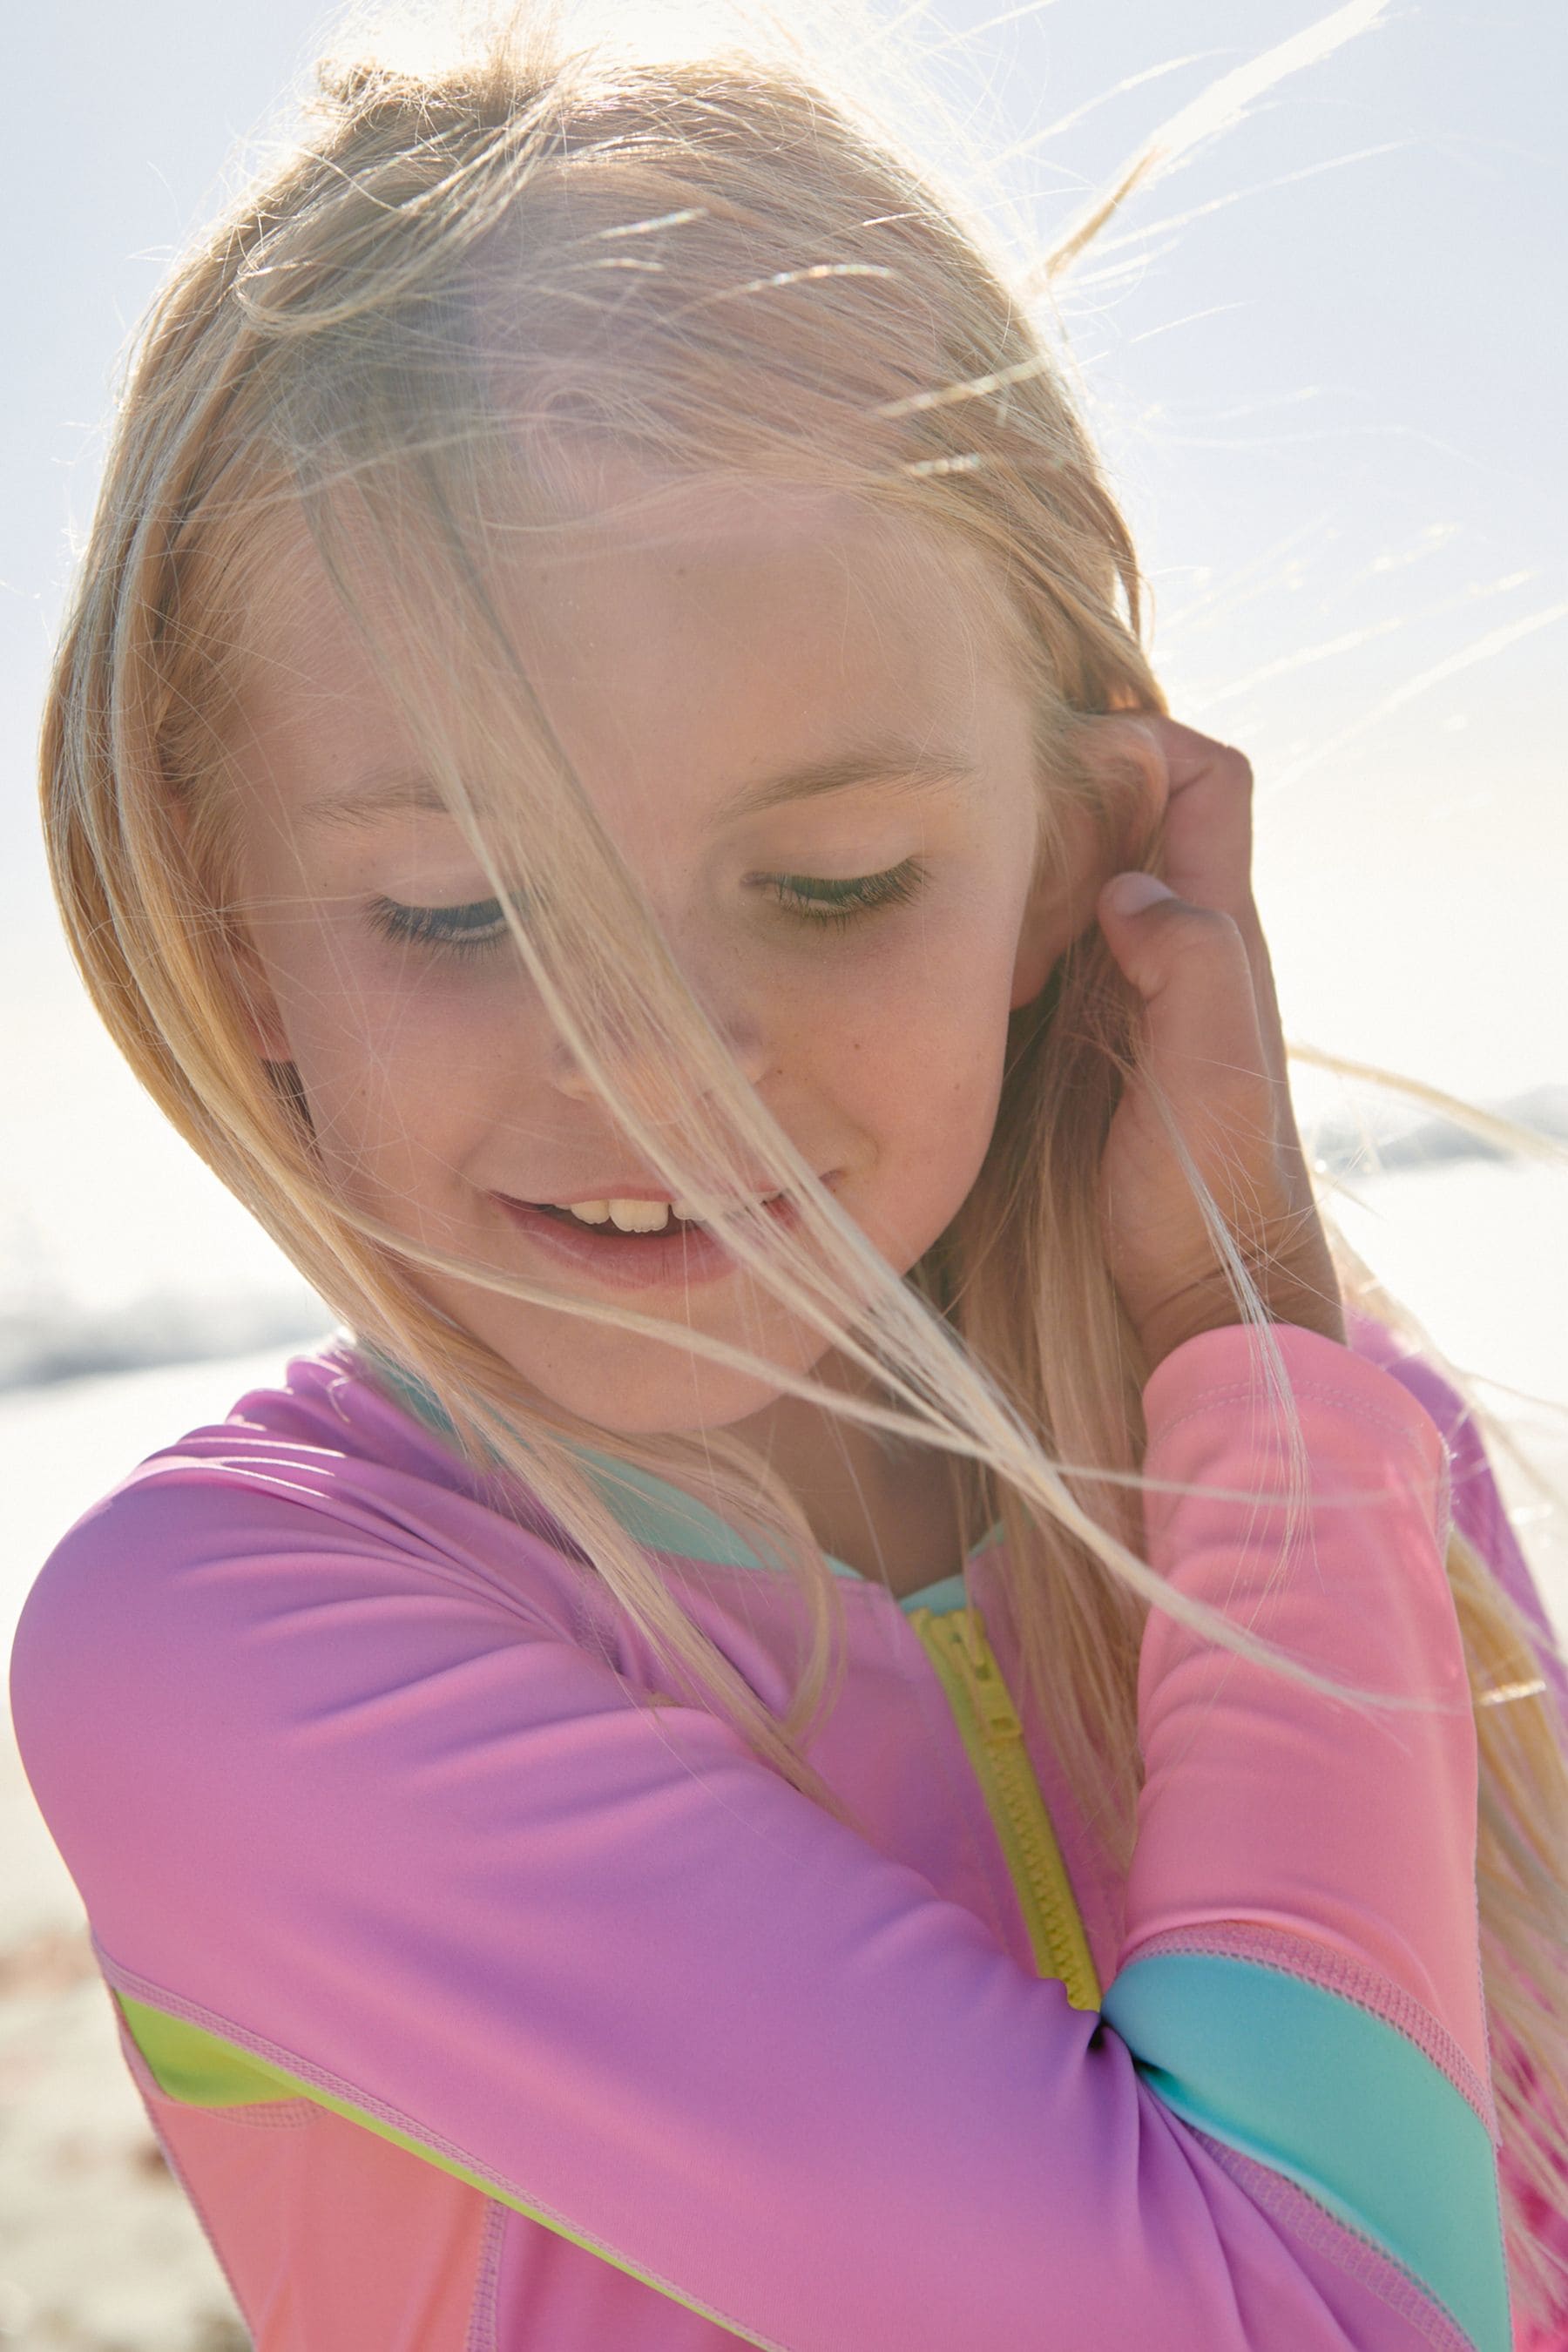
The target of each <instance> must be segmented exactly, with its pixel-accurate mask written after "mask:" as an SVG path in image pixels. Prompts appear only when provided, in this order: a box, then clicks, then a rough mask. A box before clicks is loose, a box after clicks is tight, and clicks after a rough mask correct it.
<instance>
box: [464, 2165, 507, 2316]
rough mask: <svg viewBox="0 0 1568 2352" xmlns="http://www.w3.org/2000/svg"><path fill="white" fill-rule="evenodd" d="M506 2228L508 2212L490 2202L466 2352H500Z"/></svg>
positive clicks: (488, 2202) (486, 2207)
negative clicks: (497, 2335) (499, 2328)
mask: <svg viewBox="0 0 1568 2352" xmlns="http://www.w3.org/2000/svg"><path fill="white" fill-rule="evenodd" d="M506 2224H507V2208H506V2207H505V2206H504V2205H498V2204H497V2203H496V2201H495V2200H494V2198H493V2197H492V2198H489V2199H488V2200H486V2206H485V2231H484V2237H483V2239H482V2240H481V2242H480V2245H479V2268H478V2271H477V2272H476V2273H475V2278H474V2302H473V2308H472V2310H471V2311H470V2313H469V2315H468V2336H467V2338H466V2339H465V2342H464V2346H463V2352H498V2346H497V2337H496V2329H497V2326H498V2325H499V2319H498V2307H497V2299H498V2296H499V2293H500V2252H501V2243H502V2241H503V2240H504V2238H505V2236H506Z"/></svg>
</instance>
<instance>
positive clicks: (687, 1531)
mask: <svg viewBox="0 0 1568 2352" xmlns="http://www.w3.org/2000/svg"><path fill="white" fill-rule="evenodd" d="M354 1346H355V1348H356V1349H358V1351H359V1353H360V1354H361V1355H362V1356H363V1357H364V1358H365V1359H366V1360H367V1361H368V1362H370V1363H373V1364H374V1367H375V1369H376V1370H377V1372H378V1373H379V1374H380V1375H381V1377H382V1378H383V1380H384V1381H385V1382H386V1384H387V1386H388V1387H389V1388H390V1389H392V1390H393V1391H394V1392H395V1394H396V1395H397V1397H398V1398H399V1399H400V1400H401V1402H403V1403H404V1404H405V1406H406V1407H407V1409H408V1411H409V1412H412V1413H413V1414H414V1415H415V1417H416V1420H419V1421H422V1422H424V1423H425V1424H426V1427H427V1428H430V1429H435V1430H437V1431H439V1432H440V1433H441V1434H442V1435H443V1436H450V1435H452V1434H453V1431H452V1424H451V1423H450V1421H449V1420H448V1419H447V1415H446V1414H445V1413H444V1412H442V1410H441V1408H440V1406H439V1405H438V1404H437V1402H436V1400H435V1398H434V1397H433V1396H432V1395H431V1393H430V1391H429V1390H428V1389H427V1388H426V1386H425V1384H424V1382H423V1381H416V1380H415V1379H414V1378H413V1377H412V1375H411V1374H409V1373H408V1372H405V1370H403V1367H402V1366H401V1365H400V1364H396V1363H394V1361H393V1360H392V1359H391V1357H390V1356H384V1355H383V1354H382V1352H381V1350H380V1349H379V1348H372V1347H368V1346H367V1345H366V1344H365V1342H364V1341H363V1339H356V1340H355V1341H354ZM574 1451H575V1452H576V1453H577V1454H579V1455H580V1457H581V1458H582V1459H583V1460H584V1462H587V1463H589V1464H591V1465H593V1466H594V1468H595V1474H596V1475H595V1485H596V1486H598V1489H599V1493H600V1496H602V1498H603V1500H604V1501H605V1503H606V1504H607V1505H608V1506H609V1508H610V1509H611V1510H612V1511H613V1512H614V1513H615V1515H616V1518H617V1519H618V1520H619V1521H620V1523H621V1525H622V1527H624V1528H625V1529H626V1533H627V1534H628V1535H629V1536H631V1537H632V1538H634V1539H635V1540H636V1541H637V1543H640V1544H644V1545H646V1546H647V1549H648V1550H649V1551H668V1552H674V1553H676V1554H678V1555H679V1558H681V1559H700V1560H703V1561H706V1562H707V1564H708V1565H709V1566H710V1567H712V1568H756V1569H769V1568H773V1567H775V1563H774V1562H773V1561H768V1560H762V1559H758V1557H757V1555H756V1553H755V1552H754V1551H753V1550H752V1548H751V1546H750V1545H749V1544H747V1543H746V1542H744V1541H743V1540H742V1537H741V1535H740V1534H739V1532H738V1530H737V1529H735V1528H732V1527H731V1525H730V1524H729V1522H728V1520H726V1519H721V1517H719V1514H718V1513H717V1511H710V1509H709V1508H708V1507H707V1506H706V1504H703V1503H700V1502H699V1501H698V1500H697V1498H696V1496H694V1495H689V1494H687V1493H686V1492H685V1490H684V1488H682V1487H679V1486H675V1485H673V1484H672V1483H671V1481H670V1480H669V1479H668V1478H660V1477H658V1476H656V1475H655V1474H654V1473H653V1472H652V1471H651V1470H643V1469H639V1468H637V1467H636V1466H635V1465H633V1464H631V1463H629V1462H621V1461H619V1460H617V1459H616V1455H614V1454H605V1453H602V1452H600V1451H599V1449H598V1448H597V1447H595V1446H591V1445H584V1446H578V1447H576V1448H574ZM1000 1533H1001V1529H1000V1528H992V1529H991V1532H990V1534H989V1535H987V1536H984V1537H983V1538H982V1539H981V1542H980V1543H978V1544H976V1546H975V1547H974V1549H975V1550H976V1551H979V1550H982V1549H984V1546H985V1545H986V1544H988V1543H991V1542H993V1541H994V1539H995V1538H996V1537H997V1536H998V1535H999V1534H1000ZM826 1557H827V1565H828V1567H829V1568H830V1569H831V1570H833V1572H834V1574H835V1575H836V1576H847V1577H851V1578H853V1579H854V1580H855V1581H856V1583H866V1582H868V1581H870V1580H869V1579H868V1578H865V1577H862V1575H861V1573H860V1570H858V1568H850V1567H848V1566H847V1564H846V1562H845V1561H843V1560H841V1559H834V1557H833V1555H832V1553H831V1552H829V1553H828V1554H827V1556H826ZM971 1557H972V1558H973V1554H972V1555H971ZM967 1597H968V1596H967V1595H966V1593H965V1591H964V1589H963V1576H962V1574H959V1575H953V1576H944V1577H943V1578H942V1580H941V1581H940V1582H939V1583H936V1584H928V1585H926V1586H925V1587H924V1589H923V1590H922V1591H920V1592H907V1593H905V1594H904V1596H903V1598H902V1600H901V1601H900V1603H899V1606H900V1608H901V1609H930V1610H931V1611H932V1612H934V1613H935V1614H936V1615H937V1616H939V1617H940V1616H945V1615H946V1613H947V1612H948V1611H949V1610H951V1609H962V1608H963V1606H964V1605H965V1601H966V1600H967Z"/></svg>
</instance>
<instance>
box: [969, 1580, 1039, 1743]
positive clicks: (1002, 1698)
mask: <svg viewBox="0 0 1568 2352" xmlns="http://www.w3.org/2000/svg"><path fill="white" fill-rule="evenodd" d="M954 1614H955V1615H963V1616H964V1617H967V1618H969V1619H970V1622H971V1624H972V1626H973V1647H972V1646H971V1644H970V1643H968V1642H966V1641H965V1640H964V1638H963V1633H961V1632H960V1631H959V1630H958V1628H957V1627H954V1629H953V1631H954V1636H955V1638H954V1641H953V1649H954V1651H955V1653H956V1654H957V1656H958V1658H959V1661H960V1663H961V1664H962V1666H963V1672H964V1676H965V1678H966V1680H967V1682H968V1684H969V1687H970V1690H971V1692H972V1693H973V1698H974V1705H975V1712H976V1713H977V1714H978V1716H979V1717H980V1721H981V1726H982V1728H983V1729H984V1733H985V1737H986V1738H987V1739H988V1740H991V1741H992V1742H995V1741H997V1740H1001V1739H1022V1738H1023V1736H1024V1727H1023V1725H1022V1724H1021V1723H1020V1722H1019V1720H1018V1716H1017V1710H1016V1708H1015V1706H1014V1705H1013V1701H1012V1698H1011V1696H1009V1694H1008V1690H1007V1685H1006V1684H1005V1682H1004V1681H1003V1679H1002V1676H1001V1675H1000V1673H999V1672H998V1670H997V1665H996V1661H995V1659H994V1657H993V1656H992V1654H991V1650H990V1646H989V1644H988V1643H987V1642H986V1639H985V1635H984V1632H983V1631H982V1629H981V1627H980V1625H979V1623H978V1622H976V1621H975V1619H974V1617H973V1612H971V1611H969V1610H963V1611H955V1612H954Z"/></svg>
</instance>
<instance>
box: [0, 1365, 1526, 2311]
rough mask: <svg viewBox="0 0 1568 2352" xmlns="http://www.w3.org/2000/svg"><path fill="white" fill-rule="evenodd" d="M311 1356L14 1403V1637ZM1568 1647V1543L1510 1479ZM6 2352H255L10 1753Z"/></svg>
mask: <svg viewBox="0 0 1568 2352" xmlns="http://www.w3.org/2000/svg"><path fill="white" fill-rule="evenodd" d="M292 1352H295V1350H292V1349H273V1350H269V1351H268V1352H267V1353H266V1354H264V1355H261V1356H256V1357H249V1358H244V1359H239V1360H223V1361H217V1362H210V1363H205V1364H195V1365H187V1366H182V1367H176V1368H174V1369H163V1370H155V1371H147V1372H141V1373H132V1374H126V1375H121V1376H118V1377H115V1378H113V1379H105V1380H100V1381H75V1382H71V1383H68V1384H62V1385H60V1386H58V1387H55V1388H48V1389H43V1390H36V1391H24V1392H21V1393H19V1394H15V1395H12V1396H10V1397H8V1398H0V1458H4V1460H5V1463H6V1465H7V1473H6V1475H7V1490H8V1491H7V1500H8V1503H9V1506H10V1514H11V1549H10V1552H9V1557H8V1559H6V1561H5V1564H4V1571H3V1573H0V1633H3V1634H4V1638H5V1651H6V1653H7V1654H8V1652H9V1647H10V1638H11V1633H12V1631H13V1628H14V1624H15V1620H16V1614H17V1612H18V1611H19V1609H20V1607H21V1603H22V1601H23V1599H24V1597H25V1594H26V1588H27V1585H28V1584H29V1583H30V1581H31V1580H32V1577H33V1575H34V1573H35V1572H36V1570H37V1565H38V1563H39V1562H40V1561H41V1560H42V1559H43V1558H44V1557H45V1556H46V1555H47V1551H48V1550H49V1549H50V1547H51V1546H52V1544H53V1543H54V1542H55V1541H56V1540H58V1537H59V1536H60V1535H61V1534H62V1533H63V1532H64V1529H65V1528H67V1527H68V1525H69V1524H70V1523H71V1521H72V1519H73V1518H75V1517H77V1516H79V1513H80V1512H81V1511H82V1510H84V1509H86V1508H88V1507H89V1506H90V1505H91V1504H92V1503H93V1502H95V1501H96V1500H98V1499H99V1497H100V1496H101V1495H102V1494H103V1493H104V1492H105V1491H106V1489H107V1487H108V1486H110V1485H112V1484H113V1483H114V1481H115V1480H116V1479H117V1478H118V1477H120V1476H121V1475H123V1474H124V1472H125V1471H127V1470H129V1469H130V1468H131V1467H132V1466H133V1465H134V1464H135V1463H136V1462H137V1461H139V1460H140V1459H141V1458H142V1456H143V1455H145V1454H148V1453H150V1452H151V1451H153V1449H154V1448H155V1447H156V1446H158V1445H160V1444H166V1443H168V1441H169V1439H170V1437H171V1436H172V1435H173V1434H174V1433H178V1432H180V1431H183V1430H185V1429H188V1428H192V1427H194V1426H196V1425H197V1424H199V1423H201V1422H203V1421H205V1420H210V1419H216V1418H221V1417H222V1415H223V1414H224V1413H225V1412H226V1411H227V1410H228V1409H229V1407H230V1406H231V1405H232V1404H233V1402H235V1400H236V1399H237V1397H239V1396H240V1395H242V1394H243V1393H244V1391H246V1390H247V1388H251V1387H254V1386H257V1385H258V1384H261V1383H264V1382H268V1381H272V1380H273V1379H275V1378H276V1376H277V1374H278V1372H279V1370H280V1368H281V1366H282V1364H283V1363H284V1361H285V1360H287V1357H288V1355H289V1354H290V1353H292ZM1489 1401H1491V1402H1496V1403H1497V1404H1498V1405H1499V1406H1502V1405H1504V1404H1507V1405H1508V1408H1509V1410H1508V1423H1509V1425H1510V1428H1511V1429H1513V1430H1514V1431H1515V1432H1516V1433H1518V1435H1519V1437H1520V1439H1521V1442H1522V1443H1523V1444H1524V1445H1525V1447H1526V1450H1527V1451H1528V1453H1529V1454H1530V1456H1531V1459H1532V1460H1533V1461H1534V1462H1535V1463H1536V1464H1538V1465H1540V1467H1541V1468H1542V1470H1544V1471H1545V1472H1546V1473H1547V1474H1548V1475H1550V1476H1552V1477H1553V1478H1555V1479H1556V1480H1557V1481H1558V1482H1559V1483H1560V1484H1561V1485H1562V1486H1563V1488H1564V1489H1565V1490H1568V1414H1565V1413H1563V1412H1561V1411H1557V1412H1552V1411H1551V1410H1549V1409H1548V1408H1547V1407H1546V1406H1545V1405H1543V1404H1541V1403H1527V1402H1521V1401H1520V1400H1518V1399H1515V1400H1513V1401H1511V1402H1510V1401H1509V1400H1508V1399H1506V1398H1504V1397H1502V1396H1498V1397H1496V1398H1495V1399H1492V1400H1489ZM1496 1466H1497V1469H1498V1472H1499V1476H1500V1483H1501V1485H1502V1486H1503V1490H1504V1493H1505V1495H1506V1496H1507V1498H1508V1501H1509V1504H1510V1509H1511V1510H1513V1511H1514V1512H1515V1513H1516V1515H1517V1523H1518V1525H1519V1527H1520V1530H1521V1537H1522V1538H1523V1540H1524V1541H1525V1544H1526V1547H1527V1549H1529V1550H1530V1552H1531V1559H1532V1562H1533V1564H1534V1566H1535V1569H1536V1572H1537V1577H1538V1580H1539V1582H1540V1584H1541V1587H1542V1594H1543V1597H1544V1598H1545V1600H1546V1602H1547V1606H1548V1608H1549V1610H1551V1612H1552V1615H1553V1617H1554V1621H1555V1623H1556V1626H1557V1629H1558V1632H1559V1635H1560V1637H1561V1638H1563V1639H1564V1640H1565V1641H1568V1524H1559V1526H1558V1527H1557V1528H1556V1529H1555V1530H1554V1531H1553V1530H1552V1529H1551V1528H1548V1527H1547V1526H1546V1524H1545V1523H1544V1522H1543V1520H1542V1516H1541V1514H1542V1503H1541V1496H1540V1494H1539V1491H1538V1489H1537V1487H1536V1486H1535V1485H1534V1484H1533V1483H1532V1482H1531V1479H1530V1478H1529V1477H1528V1476H1526V1475H1524V1473H1523V1472H1522V1471H1521V1469H1520V1468H1519V1467H1518V1466H1517V1465H1515V1464H1513V1463H1512V1462H1510V1460H1509V1459H1508V1458H1507V1456H1506V1454H1503V1455H1500V1457H1499V1458H1498V1459H1497V1464H1496ZM0 1888H3V1889H4V1894H3V1895H0V2346H4V2347H7V2352H11V2347H26V2352H243V2347H245V2346H246V2344H247V2341H248V2338H247V2336H246V2335H245V2332H244V2330H243V2329H242V2328H241V2326H239V2323H238V2320H237V2315H236V2313H235V2309H234V2305H233V2302H232V2300H231V2298H230V2296H229V2294H228V2291H227V2288H226V2284H225V2282H224V2279H223V2276H222V2273H221V2271H220V2269H219V2267H218V2265H217V2263H216V2261H215V2259H214V2256H213V2254H212V2252H211V2251H210V2249H209V2248H208V2246H207V2244H206V2242H205V2239H204V2237H203V2235H202V2233H201V2231H200V2229H199V2227H198V2225H197V2223H196V2221H195V2218H194V2216H193V2215H192V2213H191V2211H190V2209H189V2208H188V2206H187V2205H186V2203H185V2200H184V2196H183V2194H182V2193H181V2191H180V2190H179V2189H177V2188H176V2186H175V2185H174V2182H173V2180H172V2179H171V2178H170V2176H169V2174H168V2171H167V2168H165V2166H164V2164H163V2158H162V2157H161V2155H160V2154H159V2151H158V2149H157V2147H156V2145H155V2143H154V2141H153V2137H152V2135H151V2133H150V2132H149V2130H148V2127H147V2124H146V2120H145V2117H144V2116H143V2113H142V2106H141V2104H140V2101H139V2100H138V2098H137V2095H136V2093H135V2091H134V2089H133V2087H132V2083H131V2079H130V2077H129V2075H128V2074H127V2073H126V2071H125V2068H124V2066H123V2064H122V2063H121V2057H120V2053H119V2049H118V2046H117V2043H116V2041H115V2036H114V2031H113V2026H112V2023H111V2018H110V2004H109V2000H108V1996H107V1994H106V1992H105V1991H104V1989H103V1987H102V1984H101V1982H100V1979H99V1978H98V1976H97V1974H96V1972H95V1970H94V1969H93V1965H92V1961H91V1958H90V1954H89V1948H88V1944H87V1937H86V1933H85V1928H84V1923H83V1919H82V1914H81V1907H80V1905H79V1901H78V1899H77V1895H76V1892H75V1889H74V1887H73V1886H72V1885H71V1883H70V1880H69V1879H68V1876H67V1875H66V1873H65V1871H64V1869H63V1867H62V1865H61V1864H60V1861H59V1858H58V1854H57V1853H55V1850H54V1847H53V1845H52V1844H51V1843H50V1841H49V1838H48V1836H47V1832H46V1831H45V1829H44V1827H43V1824H42V1822H40V1820H39V1819H38V1816H37V1811H36V1809H35V1808H34V1806H33V1803H32V1800H31V1796H30V1793H29V1791H28V1790H27V1787H26V1780H25V1779H24V1778H23V1775H22V1771H21V1767H20V1763H19V1760H18V1759H17V1757H16V1749H15V1747H14V1745H13V1744H12V1741H11V1738H10V1731H9V1717H6V1718H5V1729H4V1736H3V1737H0Z"/></svg>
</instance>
